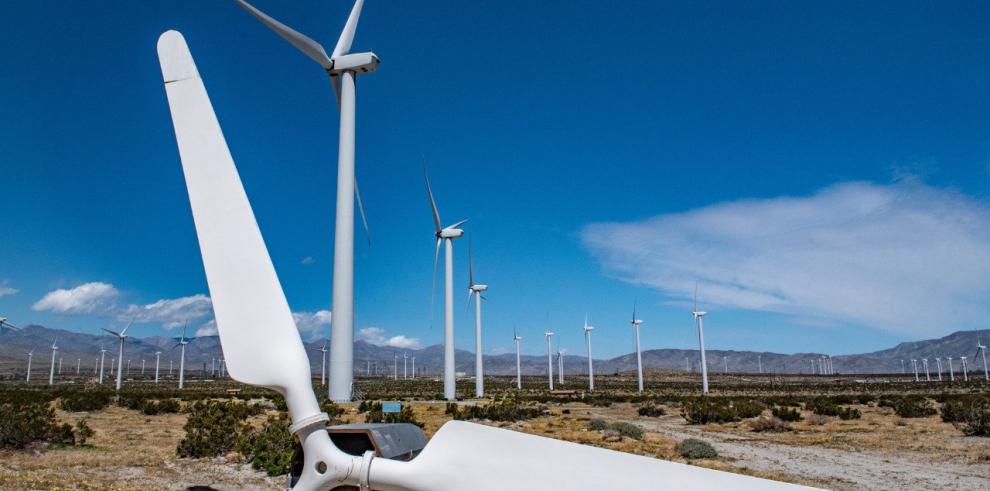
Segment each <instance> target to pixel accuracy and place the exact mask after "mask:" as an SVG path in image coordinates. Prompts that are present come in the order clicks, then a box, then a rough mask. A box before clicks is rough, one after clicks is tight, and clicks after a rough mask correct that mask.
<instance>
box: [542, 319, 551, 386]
mask: <svg viewBox="0 0 990 491" xmlns="http://www.w3.org/2000/svg"><path fill="white" fill-rule="evenodd" d="M543 335H544V336H546V338H547V380H548V381H549V382H550V390H553V350H552V348H550V338H552V337H553V333H552V332H550V331H547V332H545V333H543Z"/></svg>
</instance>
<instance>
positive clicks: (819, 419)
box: [808, 414, 832, 426]
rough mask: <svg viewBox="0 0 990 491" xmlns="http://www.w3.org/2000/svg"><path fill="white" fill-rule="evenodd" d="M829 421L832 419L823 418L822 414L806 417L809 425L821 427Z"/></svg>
mask: <svg viewBox="0 0 990 491" xmlns="http://www.w3.org/2000/svg"><path fill="white" fill-rule="evenodd" d="M829 421H832V418H830V417H828V416H825V415H824V414H812V415H811V416H808V424H809V425H814V426H821V425H823V424H826V423H828V422H829Z"/></svg>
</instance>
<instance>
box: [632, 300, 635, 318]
mask: <svg viewBox="0 0 990 491" xmlns="http://www.w3.org/2000/svg"><path fill="white" fill-rule="evenodd" d="M632 322H634V323H635V322H636V301H635V300H633V316H632Z"/></svg>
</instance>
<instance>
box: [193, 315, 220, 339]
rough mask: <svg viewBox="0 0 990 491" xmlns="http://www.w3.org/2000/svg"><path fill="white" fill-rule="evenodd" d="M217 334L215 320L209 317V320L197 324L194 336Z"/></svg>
mask: <svg viewBox="0 0 990 491" xmlns="http://www.w3.org/2000/svg"><path fill="white" fill-rule="evenodd" d="M216 335H217V321H216V320H215V319H210V321H209V322H207V323H206V324H203V325H202V326H199V329H196V337H197V338H198V337H200V336H216Z"/></svg>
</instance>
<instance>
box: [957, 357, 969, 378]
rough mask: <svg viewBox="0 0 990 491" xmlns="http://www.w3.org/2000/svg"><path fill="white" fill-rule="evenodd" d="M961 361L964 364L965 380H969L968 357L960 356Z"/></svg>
mask: <svg viewBox="0 0 990 491" xmlns="http://www.w3.org/2000/svg"><path fill="white" fill-rule="evenodd" d="M959 363H960V364H961V365H962V374H963V382H969V367H967V366H966V357H965V356H960V357H959Z"/></svg>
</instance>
